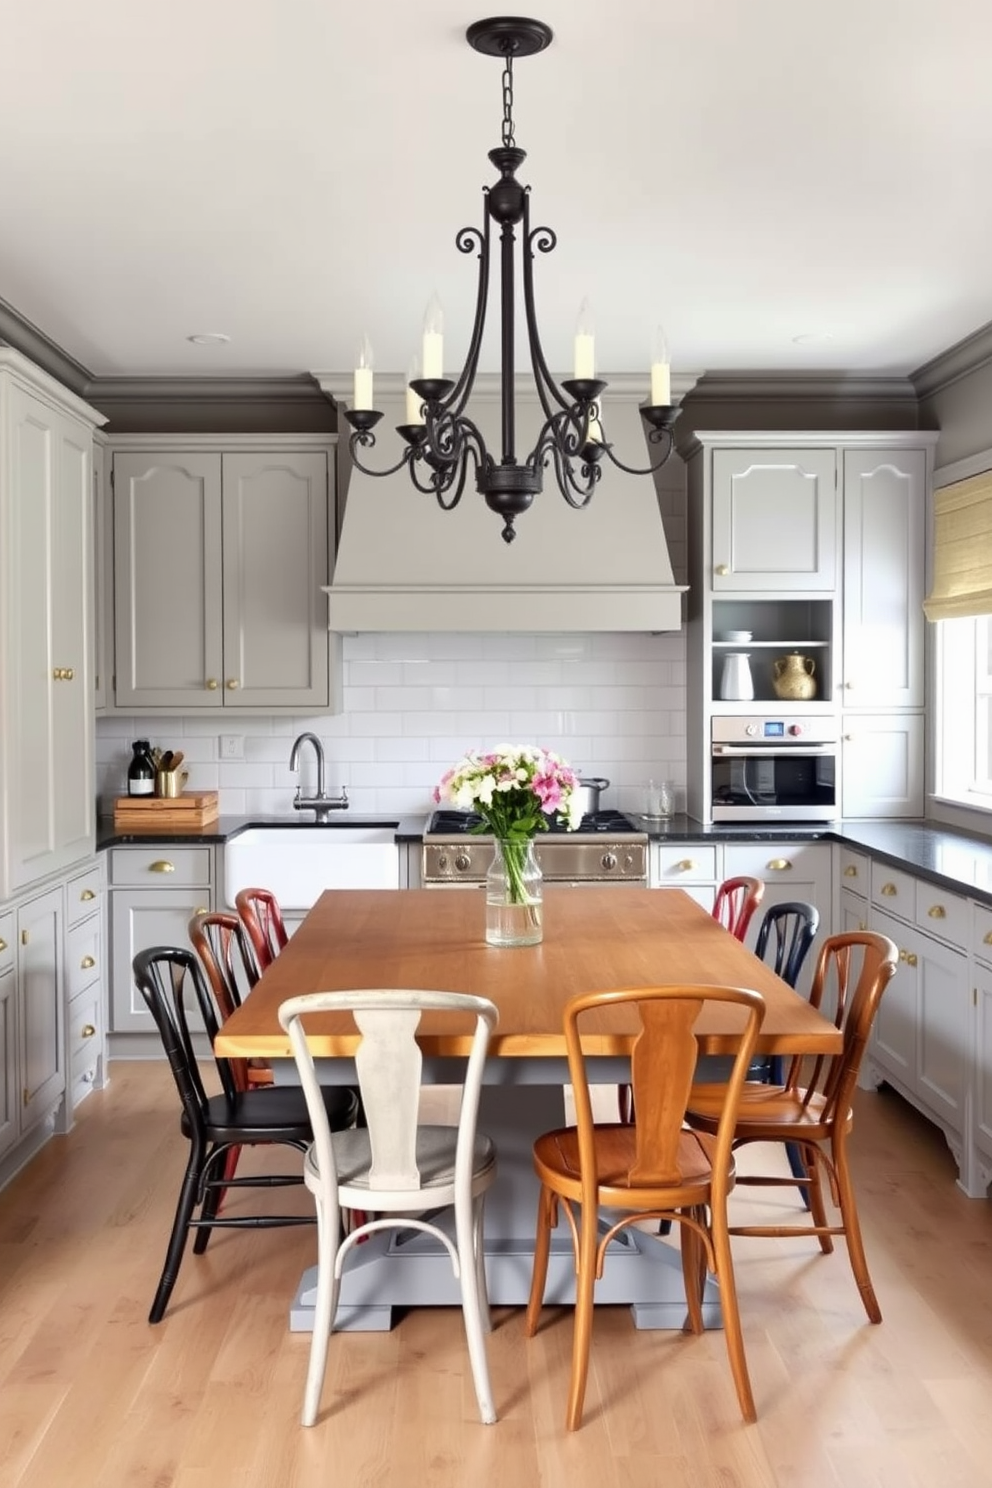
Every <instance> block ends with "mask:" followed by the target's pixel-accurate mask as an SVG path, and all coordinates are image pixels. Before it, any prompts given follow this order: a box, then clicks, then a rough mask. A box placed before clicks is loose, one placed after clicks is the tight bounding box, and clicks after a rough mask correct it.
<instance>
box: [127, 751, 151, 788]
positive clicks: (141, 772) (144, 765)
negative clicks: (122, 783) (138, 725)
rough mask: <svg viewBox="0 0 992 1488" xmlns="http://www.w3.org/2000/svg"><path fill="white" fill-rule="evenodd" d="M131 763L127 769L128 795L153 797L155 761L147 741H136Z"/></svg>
mask: <svg viewBox="0 0 992 1488" xmlns="http://www.w3.org/2000/svg"><path fill="white" fill-rule="evenodd" d="M131 749H132V755H131V763H130V764H129V765H128V767H127V793H128V795H129V796H153V795H154V794H155V761H154V760H153V759H152V751H151V748H150V746H149V743H148V740H147V739H135V741H134V743H133V744H132V745H131Z"/></svg>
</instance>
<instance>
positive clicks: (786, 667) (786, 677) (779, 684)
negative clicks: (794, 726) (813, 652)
mask: <svg viewBox="0 0 992 1488" xmlns="http://www.w3.org/2000/svg"><path fill="white" fill-rule="evenodd" d="M815 671H816V662H815V661H814V660H813V658H812V657H811V656H800V654H799V652H798V651H790V652H789V654H788V656H779V657H778V658H777V659H776V660H775V661H774V662H773V663H772V673H773V678H772V686H773V687H774V688H775V696H776V697H780V698H784V699H785V701H786V702H791V703H808V702H809V700H810V698H815V697H816V678H815V677H814V675H813V674H814V672H815Z"/></svg>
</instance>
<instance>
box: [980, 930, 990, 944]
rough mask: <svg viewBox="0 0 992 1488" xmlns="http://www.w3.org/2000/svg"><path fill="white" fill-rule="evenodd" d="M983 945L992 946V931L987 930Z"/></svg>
mask: <svg viewBox="0 0 992 1488" xmlns="http://www.w3.org/2000/svg"><path fill="white" fill-rule="evenodd" d="M982 945H992V930H986V932H985V938H984V940H983V941H982Z"/></svg>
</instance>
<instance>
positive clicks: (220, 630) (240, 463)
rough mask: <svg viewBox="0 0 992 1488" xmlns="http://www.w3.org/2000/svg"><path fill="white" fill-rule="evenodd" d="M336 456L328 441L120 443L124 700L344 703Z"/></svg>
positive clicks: (119, 663)
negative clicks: (291, 444) (337, 642)
mask: <svg viewBox="0 0 992 1488" xmlns="http://www.w3.org/2000/svg"><path fill="white" fill-rule="evenodd" d="M273 443H275V441H273ZM329 464H330V462H329V459H328V451H327V449H309V450H308V449H300V448H296V449H289V448H285V449H278V448H272V449H267V448H266V449H263V448H259V447H253V448H247V449H223V450H221V449H205V448H203V447H202V446H201V447H200V448H197V449H181V448H172V449H168V448H163V449H154V450H152V449H147V450H146V449H142V450H132V449H115V450H114V452H113V476H112V491H113V528H114V597H115V606H114V613H115V619H114V634H115V681H114V705H115V706H116V707H117V708H119V709H124V710H129V711H149V710H156V709H163V710H169V711H179V710H181V711H183V712H186V711H188V710H191V709H194V708H197V709H220V708H223V709H224V710H225V711H229V710H232V709H262V710H264V711H265V712H272V711H274V710H275V711H278V710H280V709H285V710H287V711H288V710H290V709H292V710H294V711H300V710H306V709H326V708H333V707H335V706H338V693H339V681H338V672H339V668H338V666H337V656H336V654H332V652H331V649H330V637H329V635H328V629H327V596H326V594H325V593H324V592H323V587H322V586H324V585H326V584H328V583H329V582H330V572H331V541H332V537H331V534H332V533H333V530H334V523H333V519H332V508H331V501H332V493H331V490H330V486H329V478H330V477H329Z"/></svg>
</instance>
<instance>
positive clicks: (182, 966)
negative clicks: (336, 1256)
mask: <svg viewBox="0 0 992 1488" xmlns="http://www.w3.org/2000/svg"><path fill="white" fill-rule="evenodd" d="M133 970H134V980H135V984H136V985H137V988H138V990H139V992H140V993H141V995H142V997H143V998H144V999H145V1002H146V1003H147V1004H148V1010H149V1012H150V1013H151V1015H152V1017H153V1018H154V1019H155V1023H156V1025H157V1027H158V1031H159V1034H160V1035H161V1039H162V1044H163V1046H164V1048H165V1052H166V1056H167V1058H168V1060H169V1068H170V1069H171V1071H172V1077H173V1079H174V1080H175V1082H176V1088H177V1089H178V1091H179V1099H180V1101H181V1102H182V1117H181V1120H180V1129H181V1131H182V1134H183V1136H184V1137H186V1139H187V1141H188V1142H189V1144H190V1148H189V1159H188V1161H187V1163H186V1172H185V1173H184V1175H183V1181H182V1186H181V1187H180V1190H179V1202H178V1203H177V1205H176V1217H175V1219H174V1220H173V1224H172V1233H171V1235H170V1236H169V1246H168V1250H167V1251H166V1256H165V1266H164V1267H163V1270H162V1276H161V1279H160V1281H159V1284H158V1289H157V1291H156V1293H155V1299H154V1301H153V1302H152V1308H151V1312H150V1313H149V1314H148V1321H149V1322H150V1323H157V1322H160V1321H161V1319H162V1317H163V1315H164V1313H165V1309H166V1307H167V1306H168V1304H169V1298H170V1296H171V1295H172V1289H173V1287H174V1286H175V1284H176V1278H177V1276H178V1275H179V1267H180V1264H181V1262H182V1258H183V1251H184V1250H185V1248H186V1235H187V1232H188V1231H189V1230H196V1231H197V1236H196V1239H195V1241H194V1242H193V1252H194V1254H195V1255H202V1254H203V1252H204V1251H205V1250H206V1248H207V1242H208V1241H209V1239H210V1232H211V1230H213V1229H215V1228H217V1229H235V1228H237V1229H270V1228H272V1227H274V1226H277V1225H297V1224H313V1222H314V1219H313V1215H312V1214H306V1215H302V1214H301V1215H296V1214H293V1215H284V1214H238V1215H233V1216H224V1217H223V1218H220V1217H218V1213H217V1210H218V1207H219V1205H220V1201H221V1199H222V1197H223V1195H224V1192H225V1190H228V1189H238V1188H279V1187H284V1186H286V1185H287V1184H297V1183H302V1182H303V1163H302V1157H301V1160H300V1161H299V1162H297V1163H296V1164H295V1170H294V1172H293V1173H291V1174H283V1173H264V1174H255V1175H252V1176H249V1177H227V1176H225V1167H226V1163H227V1155H228V1153H229V1152H230V1151H231V1150H232V1149H234V1148H239V1147H257V1146H272V1145H274V1144H281V1145H282V1146H286V1147H292V1148H294V1149H295V1150H296V1151H297V1152H298V1153H300V1154H302V1153H303V1152H305V1151H306V1149H307V1147H308V1146H309V1144H310V1143H311V1142H312V1141H313V1131H312V1129H311V1126H310V1118H309V1116H308V1115H307V1106H306V1100H305V1098H304V1095H303V1091H302V1090H301V1089H299V1088H297V1087H296V1086H285V1087H284V1086H270V1087H269V1088H268V1089H258V1090H239V1089H238V1088H237V1084H236V1082H235V1078H234V1074H233V1072H232V1069H231V1065H230V1062H229V1061H228V1060H226V1059H223V1058H221V1057H219V1056H217V1055H215V1056H214V1061H215V1063H216V1065H217V1072H218V1074H219V1076H220V1083H221V1093H220V1095H211V1096H208V1095H207V1093H206V1091H205V1090H204V1088H203V1081H202V1079H201V1078H200V1070H199V1067H198V1065H197V1061H196V1054H195V1051H194V1048H193V1041H192V1038H191V1036H190V1030H189V1021H188V1016H187V1010H186V1006H185V1002H184V994H185V993H186V991H187V988H189V987H192V989H193V993H194V994H195V997H196V1004H197V1006H198V1008H199V1011H200V1015H201V1017H202V1019H203V1023H204V1027H205V1028H206V1032H207V1036H208V1038H209V1039H210V1043H211V1045H212V1044H213V1042H214V1039H215V1038H216V1036H217V1030H218V1018H217V1011H216V1008H215V1006H214V1002H213V998H212V997H211V994H210V991H209V988H208V986H207V983H206V980H205V978H204V975H203V972H202V970H201V969H200V964H199V962H198V961H197V958H196V956H195V955H194V954H193V952H192V951H188V950H182V949H180V948H179V947H176V946H155V947H153V948H152V949H151V950H147V951H142V952H141V953H140V954H139V955H137V956H135V958H134V962H133ZM323 1096H324V1105H325V1107H326V1109H327V1115H328V1120H329V1121H330V1124H331V1126H332V1128H333V1129H334V1130H335V1131H340V1130H343V1129H344V1128H345V1127H348V1126H351V1125H353V1124H354V1120H355V1116H356V1114H357V1111H358V1102H357V1100H356V1099H355V1096H354V1093H353V1092H352V1091H351V1090H348V1089H344V1088H339V1087H334V1086H331V1087H328V1088H326V1089H325V1090H324V1092H323ZM197 1209H199V1213H197V1212H196V1211H197Z"/></svg>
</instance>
